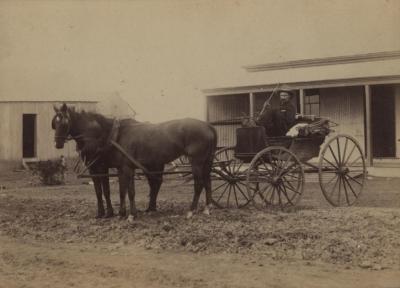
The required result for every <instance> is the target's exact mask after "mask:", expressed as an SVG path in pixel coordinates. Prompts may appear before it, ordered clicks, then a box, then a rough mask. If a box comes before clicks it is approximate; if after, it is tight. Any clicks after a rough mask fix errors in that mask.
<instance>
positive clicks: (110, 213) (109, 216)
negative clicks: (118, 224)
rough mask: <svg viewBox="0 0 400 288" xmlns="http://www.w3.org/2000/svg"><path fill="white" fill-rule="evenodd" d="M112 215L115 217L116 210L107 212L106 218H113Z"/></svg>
mask: <svg viewBox="0 0 400 288" xmlns="http://www.w3.org/2000/svg"><path fill="white" fill-rule="evenodd" d="M111 217H114V212H113V211H111V212H107V214H106V216H105V218H111Z"/></svg>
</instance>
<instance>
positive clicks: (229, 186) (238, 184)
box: [211, 147, 250, 208]
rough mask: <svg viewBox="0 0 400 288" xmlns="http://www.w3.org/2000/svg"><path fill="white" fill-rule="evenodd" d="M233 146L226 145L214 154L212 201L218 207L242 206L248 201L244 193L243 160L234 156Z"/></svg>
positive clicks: (244, 172) (248, 198) (244, 171)
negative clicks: (215, 162)
mask: <svg viewBox="0 0 400 288" xmlns="http://www.w3.org/2000/svg"><path fill="white" fill-rule="evenodd" d="M234 153H235V148H234V147H226V148H223V149H222V150H220V151H217V153H216V154H215V161H218V163H217V164H215V165H214V167H213V180H212V184H211V186H212V189H211V191H212V201H213V203H214V205H216V206H217V207H219V208H242V207H244V206H246V205H247V204H248V203H249V202H250V197H249V196H248V194H247V193H246V192H247V191H246V185H245V183H244V181H245V179H246V169H245V167H244V166H243V161H241V160H240V159H237V158H235V156H234Z"/></svg>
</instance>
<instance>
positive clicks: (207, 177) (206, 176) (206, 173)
mask: <svg viewBox="0 0 400 288" xmlns="http://www.w3.org/2000/svg"><path fill="white" fill-rule="evenodd" d="M210 157H211V158H210V159H209V161H208V162H207V163H206V164H205V165H204V168H203V181H204V188H205V190H206V207H205V208H204V211H203V213H204V214H206V215H210V209H211V206H212V199H211V167H212V159H213V158H214V155H212V156H210Z"/></svg>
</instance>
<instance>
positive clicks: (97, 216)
mask: <svg viewBox="0 0 400 288" xmlns="http://www.w3.org/2000/svg"><path fill="white" fill-rule="evenodd" d="M101 218H104V213H100V214H97V215H96V219H101Z"/></svg>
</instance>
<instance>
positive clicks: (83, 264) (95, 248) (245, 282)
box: [0, 172, 400, 288]
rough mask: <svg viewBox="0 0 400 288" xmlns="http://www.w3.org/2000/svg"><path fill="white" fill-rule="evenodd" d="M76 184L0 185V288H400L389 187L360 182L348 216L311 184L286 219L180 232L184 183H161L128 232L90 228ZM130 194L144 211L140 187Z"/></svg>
mask: <svg viewBox="0 0 400 288" xmlns="http://www.w3.org/2000/svg"><path fill="white" fill-rule="evenodd" d="M309 180H312V179H309ZM86 181H87V180H86ZM86 181H82V180H76V178H75V177H74V176H73V175H70V174H69V175H68V177H67V185H64V186H52V187H43V186H40V185H39V184H38V180H37V179H36V178H35V177H33V176H31V175H30V174H28V173H27V172H10V173H7V174H3V175H1V176H0V186H1V187H2V190H1V191H0V287H5V288H6V287H7V288H8V287H390V288H395V287H400V236H399V235H400V209H399V208H400V189H399V187H400V179H399V178H374V179H369V180H368V181H367V185H366V189H365V191H364V192H363V194H362V195H361V198H360V201H359V202H358V203H357V205H355V206H354V207H349V208H332V207H330V206H329V205H328V204H327V203H326V201H325V199H324V198H323V196H322V194H321V192H320V190H319V187H318V184H317V183H311V182H312V181H309V182H310V183H307V185H306V189H305V196H304V197H303V199H302V201H301V202H300V205H298V206H297V207H296V208H295V209H292V210H291V211H290V212H281V211H259V210H256V209H254V208H251V207H248V208H244V209H240V210H239V209H226V210H219V209H214V210H212V215H211V216H206V215H203V214H201V213H200V214H197V215H195V217H194V218H192V219H190V220H187V219H186V218H185V213H186V212H187V210H188V207H189V205H190V202H191V200H192V195H193V194H192V189H193V188H192V186H191V183H186V184H184V183H183V182H182V181H181V180H172V179H167V180H166V181H165V183H164V184H163V187H162V189H161V192H160V196H159V202H158V212H155V213H152V214H147V213H140V216H139V219H138V220H136V221H135V222H134V223H128V222H127V221H126V220H121V219H119V218H118V217H113V218H111V219H95V218H94V216H95V213H96V201H95V196H94V191H93V186H91V185H87V184H83V183H82V182H86ZM136 187H137V202H138V207H139V209H142V210H144V209H145V207H146V205H147V194H148V188H147V184H146V182H145V181H137V182H136ZM112 191H113V192H112V197H113V205H114V209H115V212H117V211H118V202H119V200H118V199H119V197H118V193H117V184H116V183H115V182H114V183H113V184H112ZM201 204H202V205H203V203H201Z"/></svg>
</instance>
